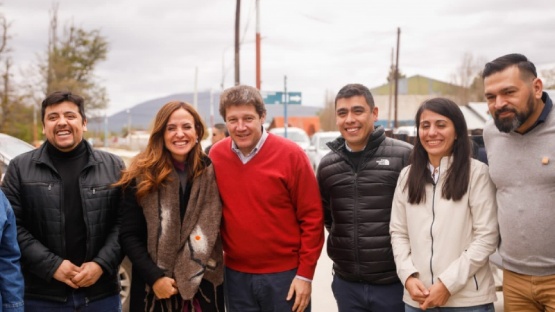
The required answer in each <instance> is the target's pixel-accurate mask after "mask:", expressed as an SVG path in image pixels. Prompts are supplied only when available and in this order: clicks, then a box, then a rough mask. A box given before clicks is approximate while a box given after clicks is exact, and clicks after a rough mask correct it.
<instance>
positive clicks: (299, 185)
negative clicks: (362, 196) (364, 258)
mask: <svg viewBox="0 0 555 312" xmlns="http://www.w3.org/2000/svg"><path fill="white" fill-rule="evenodd" d="M297 161H298V164H297V166H295V170H296V175H297V176H296V177H297V178H296V181H295V182H294V183H293V186H292V191H291V199H292V201H293V206H294V207H295V208H296V215H297V220H298V222H299V226H300V230H301V249H300V251H299V267H298V269H297V275H300V276H302V277H305V278H308V279H312V278H313V276H314V271H315V270H316V263H317V262H318V258H319V257H320V253H321V252H322V248H323V246H324V216H323V210H322V204H321V201H320V192H319V189H318V182H317V181H316V177H315V176H314V170H313V169H312V167H311V166H310V162H309V160H308V157H307V156H306V155H305V154H304V153H303V154H301V155H299V157H298V159H297Z"/></svg>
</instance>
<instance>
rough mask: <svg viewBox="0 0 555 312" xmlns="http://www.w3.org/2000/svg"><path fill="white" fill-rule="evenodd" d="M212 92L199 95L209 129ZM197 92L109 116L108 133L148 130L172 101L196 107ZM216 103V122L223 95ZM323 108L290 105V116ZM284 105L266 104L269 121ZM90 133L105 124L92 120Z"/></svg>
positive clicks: (311, 113) (219, 118) (217, 95)
mask: <svg viewBox="0 0 555 312" xmlns="http://www.w3.org/2000/svg"><path fill="white" fill-rule="evenodd" d="M210 95H211V93H210V91H204V92H199V93H197V106H198V107H197V110H198V112H199V114H200V116H201V117H202V118H203V119H204V123H205V124H206V126H210V125H211V124H212V122H211V118H210ZM193 99H194V93H192V92H190V93H177V94H172V95H169V96H165V97H161V98H157V99H153V100H149V101H146V102H143V103H140V104H137V105H135V106H133V107H131V108H129V109H127V110H123V111H121V112H118V113H115V114H113V115H111V116H108V126H107V127H108V131H110V132H116V133H120V132H122V130H123V129H127V127H128V126H129V125H130V126H131V129H133V130H148V129H149V128H150V126H151V123H152V121H153V120H154V117H155V116H156V113H157V112H158V110H159V109H160V108H161V107H162V106H163V105H164V104H166V103H167V102H169V101H172V100H178V101H184V102H187V103H190V104H193ZM212 101H213V104H212V105H213V111H214V117H213V119H214V120H213V123H218V122H223V118H222V116H220V112H219V103H220V93H212ZM321 109H322V108H321V107H315V106H302V105H287V115H288V116H316V115H317V114H318V112H319V111H320V110H321ZM283 115H284V110H283V105H280V104H278V105H276V104H267V105H266V122H268V123H269V122H271V121H272V119H273V118H274V116H283ZM88 128H89V130H92V129H104V122H103V121H100V120H89V121H88Z"/></svg>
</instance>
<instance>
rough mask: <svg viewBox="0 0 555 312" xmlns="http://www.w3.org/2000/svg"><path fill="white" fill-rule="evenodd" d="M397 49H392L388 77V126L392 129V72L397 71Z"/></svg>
mask: <svg viewBox="0 0 555 312" xmlns="http://www.w3.org/2000/svg"><path fill="white" fill-rule="evenodd" d="M394 50H395V49H393V48H392V49H391V66H390V67H389V73H388V75H389V77H387V84H388V85H389V107H388V109H387V128H389V129H391V111H392V110H393V107H392V105H391V104H393V102H392V101H391V100H392V99H393V81H392V80H393V79H392V78H393V77H391V74H392V72H393V73H394V72H395V67H394V66H395V65H394V64H393V53H395V52H394Z"/></svg>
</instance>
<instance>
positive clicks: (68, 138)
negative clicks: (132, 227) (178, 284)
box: [2, 92, 124, 312]
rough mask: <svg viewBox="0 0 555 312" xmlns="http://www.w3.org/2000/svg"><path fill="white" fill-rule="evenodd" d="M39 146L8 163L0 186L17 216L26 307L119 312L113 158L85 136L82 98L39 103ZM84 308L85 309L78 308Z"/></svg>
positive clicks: (117, 167) (55, 97)
mask: <svg viewBox="0 0 555 312" xmlns="http://www.w3.org/2000/svg"><path fill="white" fill-rule="evenodd" d="M42 122H43V133H44V134H45V136H46V139H47V141H46V142H45V143H44V144H43V145H42V146H41V147H39V148H38V149H36V150H33V151H30V152H27V153H24V154H22V155H19V156H18V157H16V158H15V159H13V160H12V161H11V162H10V165H9V167H8V170H7V172H6V175H5V177H4V182H3V185H2V190H3V191H4V193H5V194H6V196H7V197H8V200H9V201H10V203H11V205H12V207H13V210H14V212H15V216H16V223H17V232H18V237H17V239H18V242H19V246H20V249H21V267H22V271H23V275H24V280H25V311H27V312H29V311H31V312H33V311H46V310H48V311H81V310H85V311H109V312H112V311H114V312H115V311H119V310H120V307H121V303H120V300H119V289H120V287H119V281H118V265H119V263H120V262H121V260H122V254H121V251H120V245H119V243H118V227H119V225H118V222H117V216H118V212H117V209H118V206H119V201H120V190H119V189H117V188H114V187H112V186H111V185H112V184H113V183H115V182H116V181H118V179H119V177H120V173H121V170H122V169H123V167H124V165H123V162H122V161H121V159H120V158H118V157H116V156H114V155H112V154H109V153H107V152H103V151H97V150H94V149H93V148H92V147H91V146H90V145H89V144H88V143H87V141H86V140H84V139H83V132H84V131H86V129H87V128H86V125H87V119H86V117H85V110H84V103H83V98H81V97H80V96H77V95H74V94H71V93H69V92H54V93H52V94H51V95H49V96H48V97H47V98H46V99H45V100H44V101H43V102H42ZM85 307H86V309H85Z"/></svg>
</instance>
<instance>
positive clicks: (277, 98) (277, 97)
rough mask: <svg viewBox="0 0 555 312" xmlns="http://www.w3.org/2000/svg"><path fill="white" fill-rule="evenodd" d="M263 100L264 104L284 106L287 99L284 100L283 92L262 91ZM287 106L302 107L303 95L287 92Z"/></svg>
mask: <svg viewBox="0 0 555 312" xmlns="http://www.w3.org/2000/svg"><path fill="white" fill-rule="evenodd" d="M261 94H262V99H263V100H264V104H283V103H284V102H285V99H284V98H283V92H282V91H276V92H269V91H262V92H261ZM287 96H288V99H287V104H295V105H301V104H302V99H303V98H302V93H301V92H287Z"/></svg>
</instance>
